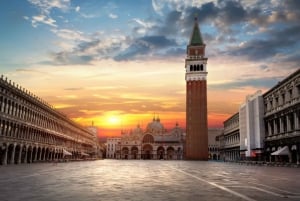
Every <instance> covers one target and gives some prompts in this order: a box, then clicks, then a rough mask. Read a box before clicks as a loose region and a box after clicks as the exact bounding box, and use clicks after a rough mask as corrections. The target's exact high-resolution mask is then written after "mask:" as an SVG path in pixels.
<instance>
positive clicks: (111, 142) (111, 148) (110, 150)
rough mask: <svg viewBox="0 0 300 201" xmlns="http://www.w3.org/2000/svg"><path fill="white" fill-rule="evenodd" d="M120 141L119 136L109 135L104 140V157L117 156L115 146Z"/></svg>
mask: <svg viewBox="0 0 300 201" xmlns="http://www.w3.org/2000/svg"><path fill="white" fill-rule="evenodd" d="M120 143H121V138H120V137H110V138H107V141H106V158H117V155H116V153H117V148H118V146H119V145H120Z"/></svg>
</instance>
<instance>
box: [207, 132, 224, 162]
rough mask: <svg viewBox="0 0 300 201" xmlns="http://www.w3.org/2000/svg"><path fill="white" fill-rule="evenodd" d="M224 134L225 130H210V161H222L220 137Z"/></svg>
mask: <svg viewBox="0 0 300 201" xmlns="http://www.w3.org/2000/svg"><path fill="white" fill-rule="evenodd" d="M223 132H224V129H223V128H208V158H209V159H210V160H220V141H219V136H220V135H221V134H222V133H223Z"/></svg>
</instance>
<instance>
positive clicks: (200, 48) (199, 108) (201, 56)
mask: <svg viewBox="0 0 300 201" xmlns="http://www.w3.org/2000/svg"><path fill="white" fill-rule="evenodd" d="M206 64H207V58H206V57H205V44H204V43H203V40H202V36H201V32H200V29H199V26H198V20H197V17H196V18H195V23H194V28H193V32H192V35H191V38H190V42H189V45H188V46H187V56H186V59H185V69H186V73H185V80H186V146H185V148H186V150H185V159H187V160H208V132H207V87H206V86H207V84H206V76H207V70H206Z"/></svg>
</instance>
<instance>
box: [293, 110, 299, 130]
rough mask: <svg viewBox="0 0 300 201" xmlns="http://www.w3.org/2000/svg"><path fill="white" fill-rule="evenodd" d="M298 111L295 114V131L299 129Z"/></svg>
mask: <svg viewBox="0 0 300 201" xmlns="http://www.w3.org/2000/svg"><path fill="white" fill-rule="evenodd" d="M297 112H298V111H295V112H294V114H293V115H294V123H295V130H297V129H299V116H298V115H297Z"/></svg>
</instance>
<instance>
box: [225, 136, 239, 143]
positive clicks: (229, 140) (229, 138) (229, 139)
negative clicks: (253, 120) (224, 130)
mask: <svg viewBox="0 0 300 201" xmlns="http://www.w3.org/2000/svg"><path fill="white" fill-rule="evenodd" d="M239 142H240V136H239V135H230V136H225V143H226V144H235V143H239Z"/></svg>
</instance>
